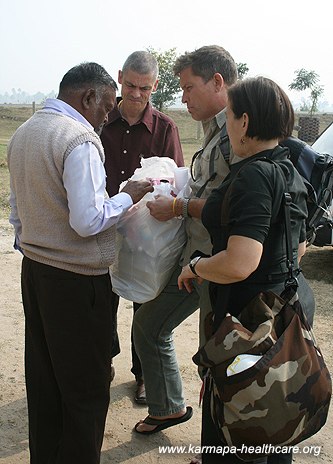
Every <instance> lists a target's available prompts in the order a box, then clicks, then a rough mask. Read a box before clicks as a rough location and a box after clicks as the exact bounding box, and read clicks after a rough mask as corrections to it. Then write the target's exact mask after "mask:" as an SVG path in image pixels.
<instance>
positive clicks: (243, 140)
mask: <svg viewBox="0 0 333 464" xmlns="http://www.w3.org/2000/svg"><path fill="white" fill-rule="evenodd" d="M240 143H241V145H244V144H245V139H244V137H242V138H241V139H240Z"/></svg>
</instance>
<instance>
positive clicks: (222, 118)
mask: <svg viewBox="0 0 333 464" xmlns="http://www.w3.org/2000/svg"><path fill="white" fill-rule="evenodd" d="M215 119H216V124H217V125H218V126H219V128H220V129H221V128H222V126H224V124H225V123H226V108H224V109H223V110H222V111H220V112H219V113H217V115H216V116H215Z"/></svg>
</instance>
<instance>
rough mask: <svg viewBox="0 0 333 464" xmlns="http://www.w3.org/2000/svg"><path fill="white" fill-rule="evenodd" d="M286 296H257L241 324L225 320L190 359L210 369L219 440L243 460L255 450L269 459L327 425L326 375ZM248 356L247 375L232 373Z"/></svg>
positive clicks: (293, 298) (296, 307) (296, 306)
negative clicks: (277, 450) (281, 447)
mask: <svg viewBox="0 0 333 464" xmlns="http://www.w3.org/2000/svg"><path fill="white" fill-rule="evenodd" d="M288 292H289V294H288V297H287V299H286V295H285V294H283V297H284V298H282V297H279V296H278V295H276V294H275V293H273V292H263V293H260V294H259V295H258V296H257V297H255V298H254V299H253V300H252V301H251V302H250V304H248V305H247V306H246V308H245V309H243V311H242V312H241V314H240V315H239V317H238V319H237V318H236V317H234V316H231V315H230V314H229V315H227V316H226V317H225V319H224V320H223V321H222V323H221V325H220V327H219V328H218V330H217V331H216V332H215V334H214V335H213V336H211V337H210V338H209V340H208V341H207V343H206V344H205V346H203V347H202V348H201V349H200V350H199V351H198V352H197V353H196V354H195V355H194V356H193V361H194V362H195V364H197V365H198V366H203V367H206V368H209V369H208V375H207V377H206V379H205V381H206V382H208V385H207V384H206V385H207V387H209V391H210V409H211V414H212V419H213V421H214V423H215V426H216V428H217V431H218V434H219V437H220V439H221V441H222V442H223V443H224V444H226V445H228V446H230V447H231V446H235V447H237V451H238V453H237V454H238V456H239V457H240V458H242V459H245V460H246V459H247V458H250V455H248V454H247V452H246V447H249V446H254V447H257V448H256V451H255V457H256V458H258V457H260V456H261V455H267V454H270V453H271V452H274V450H270V449H271V448H272V447H274V446H277V445H285V446H288V445H290V446H291V445H295V444H297V443H299V442H301V441H302V440H305V439H306V438H308V437H310V436H312V435H314V434H315V433H316V432H318V430H320V429H321V427H322V426H323V425H324V424H325V422H326V419H327V414H328V409H329V404H330V398H331V391H332V385H331V378H330V374H329V372H328V369H327V367H326V364H325V361H324V358H323V356H322V353H321V351H320V349H319V347H318V345H317V343H316V340H315V338H314V334H313V332H312V329H311V328H310V326H309V324H308V323H307V320H306V317H305V316H304V314H303V311H302V308H301V305H300V303H299V301H298V299H297V293H296V292H295V291H292V290H291V289H289V290H288ZM249 355H250V356H249ZM246 356H247V357H249V358H250V361H251V363H250V367H248V366H246V367H247V368H245V370H242V369H239V368H238V369H237V362H238V361H241V360H242V358H246ZM251 364H252V365H251ZM240 365H241V362H239V366H240ZM242 445H243V448H242ZM263 445H267V446H263ZM268 445H272V446H271V448H269V446H268ZM258 447H259V448H260V447H261V449H262V453H261V452H260V451H261V449H258ZM242 449H243V451H240V450H242ZM267 450H269V452H267ZM252 459H253V455H252Z"/></svg>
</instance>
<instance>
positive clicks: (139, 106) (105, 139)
mask: <svg viewBox="0 0 333 464" xmlns="http://www.w3.org/2000/svg"><path fill="white" fill-rule="evenodd" d="M118 82H119V84H121V98H120V99H119V102H118V105H117V107H115V108H114V110H113V111H111V113H109V117H108V123H107V124H106V125H105V126H104V127H103V130H102V133H101V140H102V143H103V146H104V151H105V170H106V175H107V179H106V189H107V192H108V194H109V195H110V196H112V195H115V194H116V193H118V190H119V185H120V184H121V182H123V181H126V180H127V179H128V178H129V177H131V176H132V175H133V173H134V171H135V169H136V168H138V167H140V159H141V158H149V157H151V156H167V157H169V158H172V159H173V160H174V161H175V162H176V164H177V165H178V166H184V158H183V153H182V148H181V144H180V140H179V133H178V128H177V126H176V124H175V123H174V122H173V120H172V119H171V118H169V117H168V116H167V115H165V114H164V113H161V112H160V111H158V110H157V109H155V108H153V107H152V105H151V103H150V102H149V99H150V96H151V94H152V92H154V91H155V90H156V88H157V85H158V64H157V61H156V59H155V57H154V56H153V55H152V54H151V53H148V52H146V51H137V52H134V53H132V54H131V55H130V56H129V57H128V58H127V60H126V61H125V63H124V65H123V69H122V70H121V71H119V73H118ZM118 305H119V296H118V295H116V294H115V293H114V294H113V303H112V312H113V315H114V320H115V330H114V338H113V357H114V356H116V355H117V354H119V352H120V347H119V339H118V334H117V326H116V320H117V319H116V316H117V309H118ZM139 306H140V305H139V304H137V303H133V309H134V312H135V311H136V310H137V309H138V308H139ZM131 371H132V373H133V374H134V375H135V379H136V383H137V388H136V393H135V401H136V402H137V403H139V404H146V397H145V388H144V382H143V378H142V369H141V363H140V360H139V358H138V356H137V354H136V351H135V347H134V343H133V338H132V369H131Z"/></svg>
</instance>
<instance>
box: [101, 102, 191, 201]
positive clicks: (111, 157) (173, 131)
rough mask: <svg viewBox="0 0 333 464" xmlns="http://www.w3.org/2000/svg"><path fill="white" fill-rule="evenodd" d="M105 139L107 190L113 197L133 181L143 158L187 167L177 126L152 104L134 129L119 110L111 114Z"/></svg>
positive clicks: (105, 129) (104, 131)
mask: <svg viewBox="0 0 333 464" xmlns="http://www.w3.org/2000/svg"><path fill="white" fill-rule="evenodd" d="M101 140H102V144H103V147H104V151H105V170H106V175H107V178H106V190H107V192H108V194H109V195H110V196H113V195H115V194H116V193H118V191H119V185H120V184H121V182H123V181H125V180H127V179H129V178H130V177H131V176H132V175H133V173H134V171H135V169H136V168H138V167H140V159H141V158H149V157H151V156H168V157H169V158H172V159H173V160H174V161H175V163H176V164H177V166H184V158H183V152H182V148H181V144H180V140H179V133H178V128H177V126H176V124H175V123H174V122H173V120H172V119H171V118H169V117H168V116H167V115H165V114H164V113H161V112H160V111H158V110H156V109H155V108H153V107H152V106H151V104H150V103H149V104H148V105H147V107H146V109H145V112H144V114H143V117H142V119H141V121H139V122H138V123H137V124H134V125H133V126H130V125H129V124H128V122H127V121H126V120H125V119H123V118H122V116H121V114H120V111H119V109H118V107H116V108H114V110H113V111H111V112H110V113H109V121H108V123H107V124H106V125H105V126H104V128H103V131H102V134H101Z"/></svg>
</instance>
